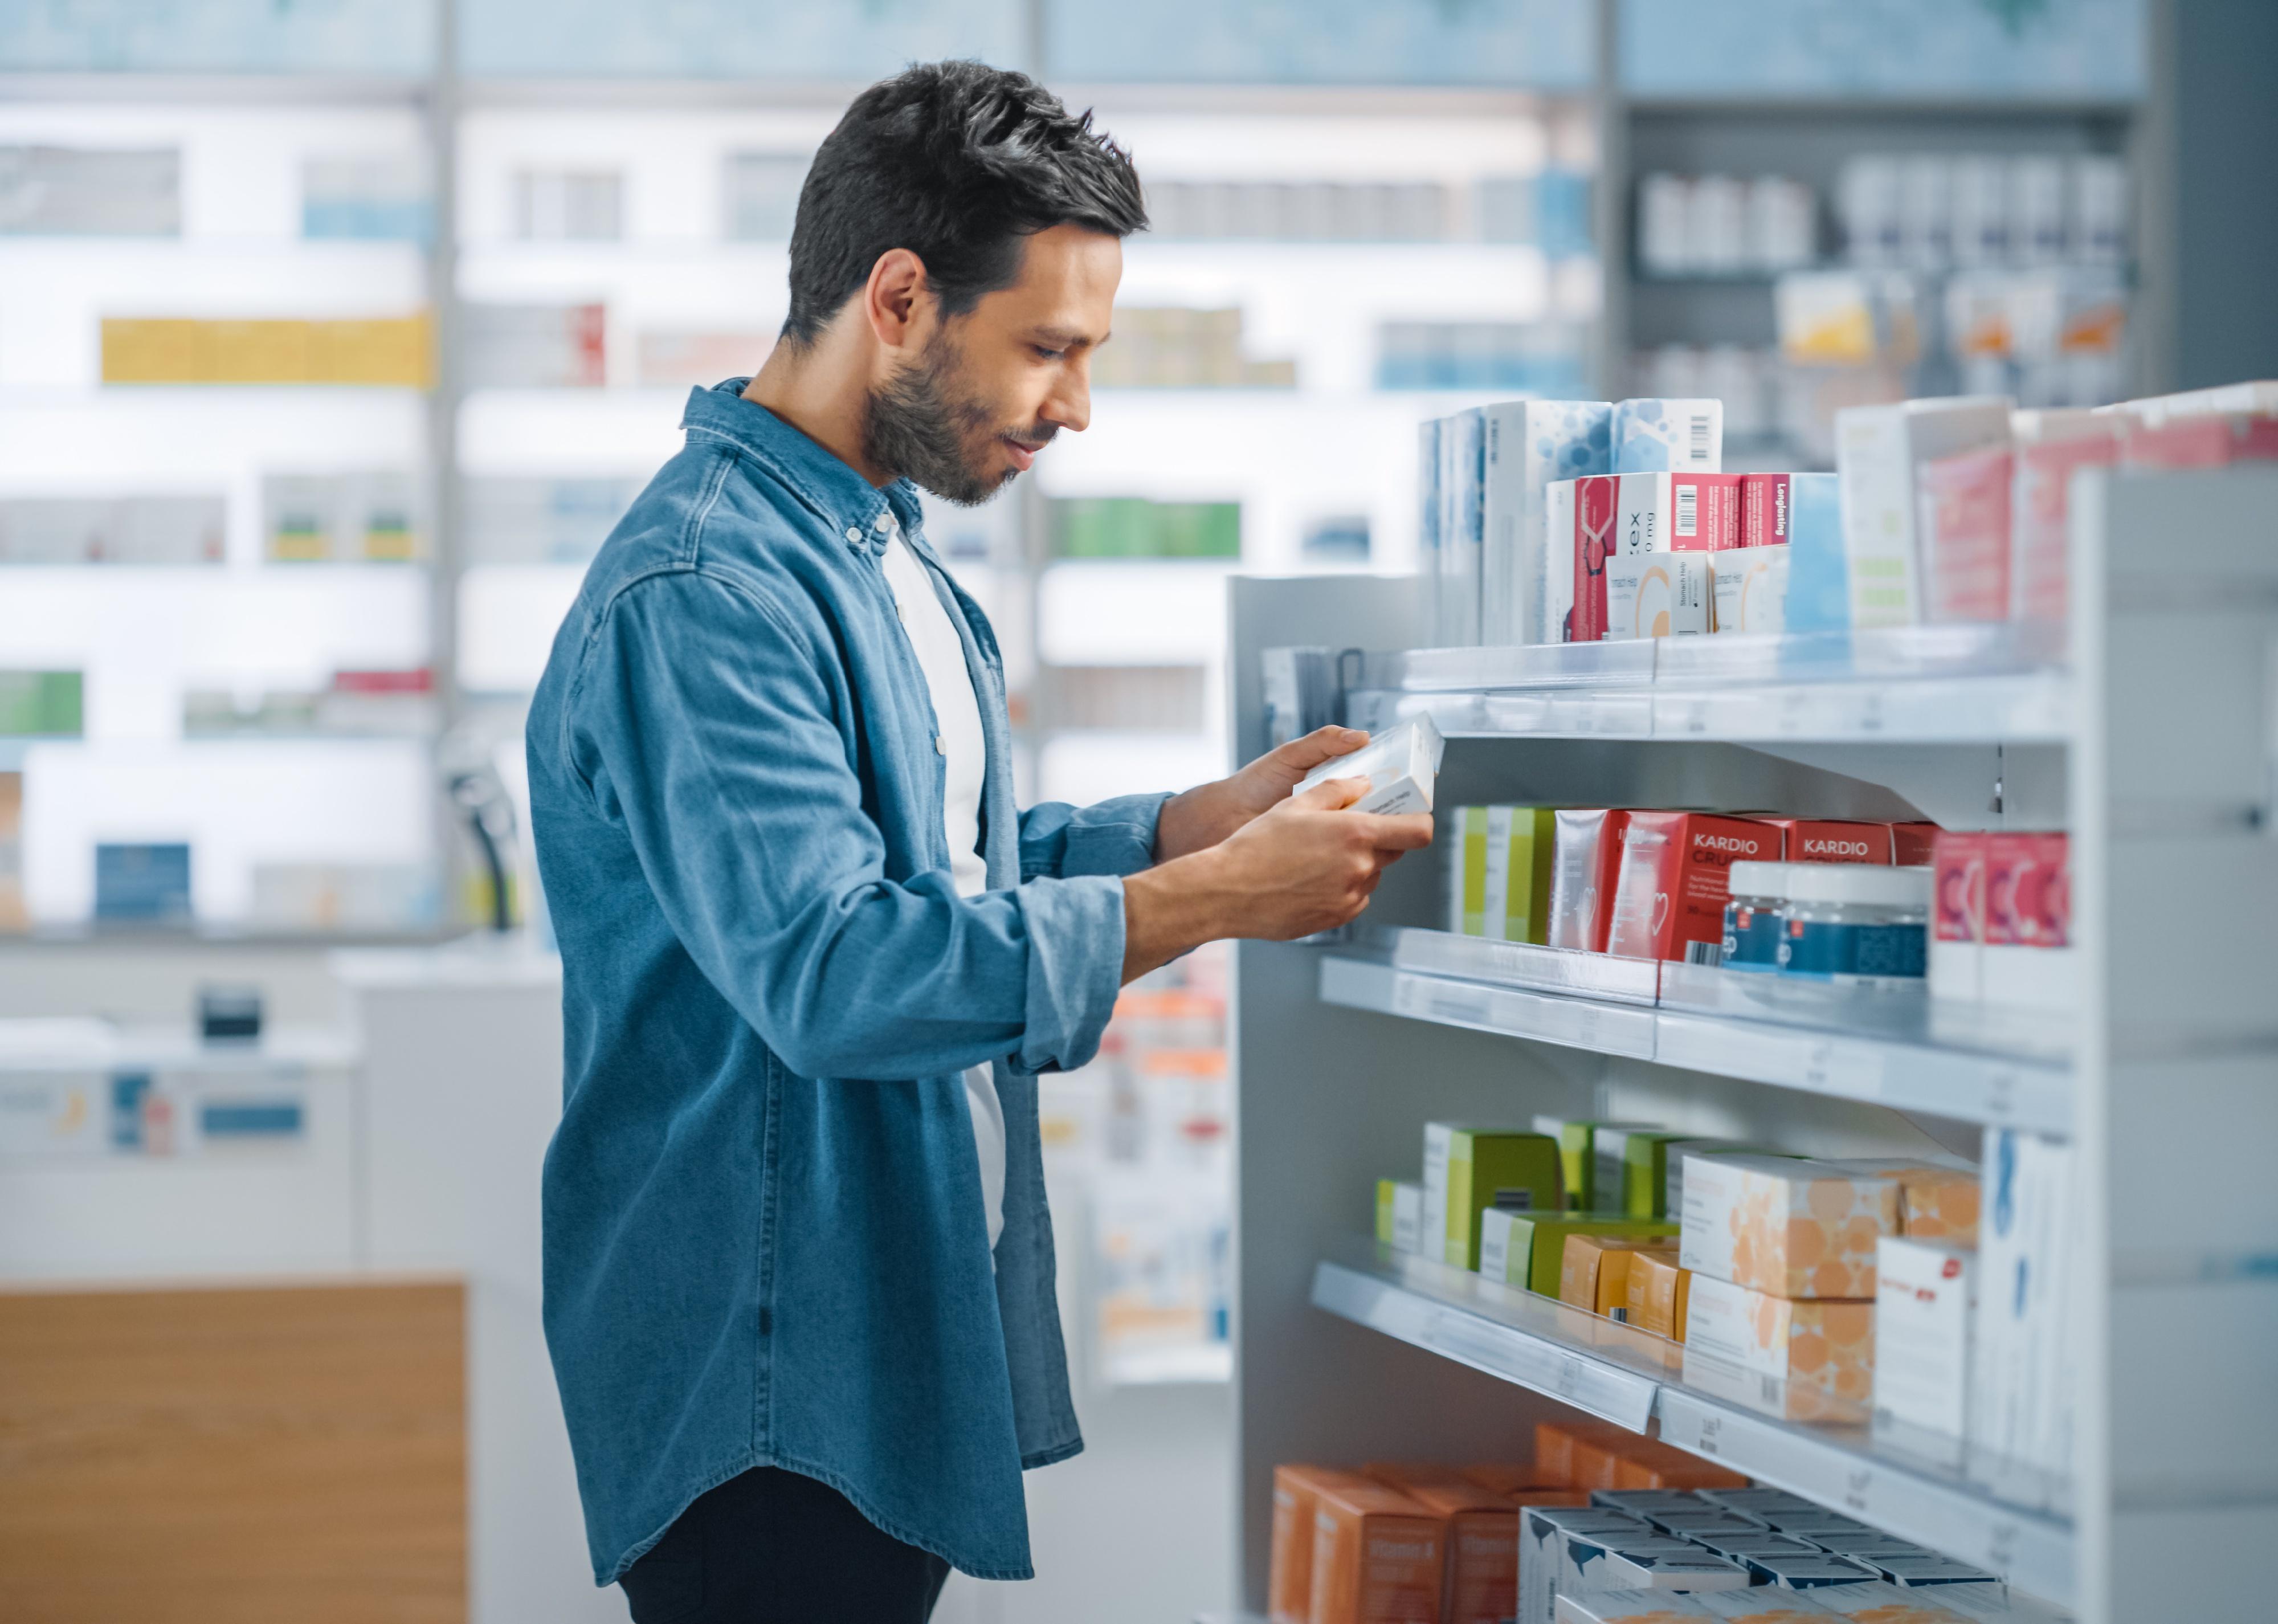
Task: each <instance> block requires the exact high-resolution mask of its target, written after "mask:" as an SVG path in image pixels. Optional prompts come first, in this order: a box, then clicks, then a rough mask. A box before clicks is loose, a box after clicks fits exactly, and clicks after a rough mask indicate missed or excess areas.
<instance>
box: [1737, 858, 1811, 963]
mask: <svg viewBox="0 0 2278 1624" xmlns="http://www.w3.org/2000/svg"><path fill="white" fill-rule="evenodd" d="M1799 866H1800V865H1798V864H1794V863H1785V862H1736V863H1734V864H1733V865H1732V866H1731V868H1730V869H1727V870H1726V871H1725V880H1726V884H1725V893H1724V954H1723V955H1722V957H1721V958H1720V959H1719V961H1718V962H1720V963H1721V964H1723V965H1724V968H1725V969H1736V970H1758V971H1761V970H1776V969H1778V968H1779V945H1780V932H1781V930H1782V928H1783V922H1782V921H1781V918H1780V908H1781V907H1782V905H1783V904H1785V902H1786V901H1787V871H1788V870H1789V869H1791V868H1794V867H1799Z"/></svg>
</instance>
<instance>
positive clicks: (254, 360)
mask: <svg viewBox="0 0 2278 1624" xmlns="http://www.w3.org/2000/svg"><path fill="white" fill-rule="evenodd" d="M429 332H430V329H429V326H428V322H427V318H426V317H425V316H424V315H418V316H391V317H382V318H374V319H371V320H355V321H292V320H279V321H191V320H177V319H172V318H164V319H146V318H134V317H118V316H106V317H105V318H103V382H105V383H110V384H141V383H237V384H310V383H317V384H351V385H363V386H367V387H370V386H378V387H399V388H410V389H424V388H426V387H428V386H429V384H430V382H431V381H432V375H433V372H432V366H431V365H430V354H431V350H432V343H431V341H430V337H429Z"/></svg>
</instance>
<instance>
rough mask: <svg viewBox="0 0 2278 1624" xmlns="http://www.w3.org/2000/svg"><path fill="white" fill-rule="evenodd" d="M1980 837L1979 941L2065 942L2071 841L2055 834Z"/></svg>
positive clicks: (2069, 923) (2006, 943)
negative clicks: (1981, 899) (1981, 894)
mask: <svg viewBox="0 0 2278 1624" xmlns="http://www.w3.org/2000/svg"><path fill="white" fill-rule="evenodd" d="M1985 842H1986V853H1985V945H1986V946H1989V947H2062V946H2066V945H2067V943H2068V938H2069V937H2070V935H2071V932H2072V887H2071V875H2070V871H2069V870H2070V858H2071V851H2070V846H2071V841H2070V840H2069V839H2068V838H2067V837H2066V836H2064V835H2061V834H1995V835H1988V836H1986V837H1985Z"/></svg>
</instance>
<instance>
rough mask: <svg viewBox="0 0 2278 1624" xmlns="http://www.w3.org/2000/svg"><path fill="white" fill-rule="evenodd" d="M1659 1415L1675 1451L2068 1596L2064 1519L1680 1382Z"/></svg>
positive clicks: (1664, 1395) (1664, 1392)
mask: <svg viewBox="0 0 2278 1624" xmlns="http://www.w3.org/2000/svg"><path fill="white" fill-rule="evenodd" d="M1659 1414H1660V1418H1661V1436H1662V1438H1663V1441H1664V1442H1666V1443H1670V1444H1675V1445H1677V1446H1678V1448H1679V1449H1684V1450H1689V1451H1691V1452H1693V1454H1696V1455H1700V1456H1703V1457H1705V1458H1706V1459H1711V1460H1721V1461H1724V1463H1726V1464H1727V1465H1729V1466H1731V1467H1733V1468H1734V1469H1735V1470H1737V1471H1741V1472H1746V1473H1747V1475H1749V1476H1751V1477H1754V1478H1758V1479H1761V1480H1762V1481H1763V1482H1767V1483H1770V1484H1771V1485H1772V1486H1773V1487H1774V1488H1777V1489H1785V1490H1788V1491H1789V1492H1790V1493H1793V1494H1800V1495H1802V1496H1803V1497H1804V1498H1807V1499H1810V1500H1816V1501H1818V1502H1819V1503H1820V1504H1821V1505H1827V1506H1831V1507H1832V1508H1833V1509H1835V1510H1837V1511H1839V1512H1843V1513H1846V1514H1847V1515H1851V1516H1855V1517H1857V1518H1858V1519H1860V1520H1861V1521H1863V1522H1870V1523H1872V1524H1874V1525H1875V1526H1876V1527H1877V1528H1887V1529H1889V1530H1890V1531H1891V1532H1892V1533H1893V1534H1896V1535H1898V1536H1900V1538H1903V1539H1911V1540H1914V1541H1915V1542H1917V1543H1918V1544H1924V1545H1928V1546H1929V1547H1930V1548H1931V1549H1932V1550H1934V1551H1945V1552H1946V1553H1947V1554H1949V1555H1951V1556H1953V1557H1956V1558H1959V1559H1961V1560H1962V1561H1965V1562H1970V1563H1974V1564H1975V1565H1976V1566H1977V1567H1984V1568H1986V1569H1988V1570H1990V1571H1991V1572H1993V1573H1997V1574H2001V1575H2002V1576H2004V1577H2005V1578H2007V1580H2008V1581H2009V1582H2011V1583H2013V1584H2015V1585H2017V1586H2018V1587H2019V1588H2021V1589H2022V1590H2029V1591H2030V1592H2031V1593H2032V1594H2034V1595H2035V1596H2039V1597H2047V1598H2048V1599H2050V1600H2052V1601H2057V1602H2068V1601H2069V1600H2070V1599H2071V1596H2072V1590H2073V1566H2072V1547H2073V1541H2072V1535H2071V1532H2070V1530H2069V1529H2068V1528H2066V1527H2065V1525H2064V1524H2062V1523H2060V1522H2057V1521H2052V1520H2050V1519H2047V1518H2044V1517H2037V1516H2034V1515H2032V1514H2031V1513H2025V1512H2020V1511H2014V1510H2010V1509H2008V1508H2006V1507H2002V1506H1999V1505H1994V1504H1992V1503H1991V1502H1989V1501H1987V1500H1986V1499H1984V1498H1981V1497H1979V1496H1977V1495H1975V1494H1972V1493H1970V1492H1968V1491H1967V1490H1959V1489H1953V1488H1949V1487H1947V1486H1945V1485H1943V1484H1940V1483H1938V1482H1932V1481H1930V1480H1929V1479H1926V1478H1923V1477H1918V1476H1916V1475H1915V1474H1913V1473H1911V1472H1907V1471H1905V1470H1902V1469H1900V1468H1899V1467H1894V1466H1891V1465H1888V1464H1886V1463H1884V1462H1882V1461H1878V1460H1875V1459H1864V1458H1861V1456H1859V1455H1858V1454H1856V1453H1854V1452H1851V1451H1848V1450H1845V1449H1842V1448H1839V1447H1837V1446H1835V1445H1832V1444H1821V1443H1818V1442H1816V1441H1815V1440H1813V1439H1811V1438H1809V1437H1807V1436H1802V1435H1800V1434H1798V1433H1795V1432H1792V1431H1790V1430H1789V1429H1786V1428H1785V1427H1781V1426H1778V1425H1776V1424H1774V1423H1771V1422H1768V1421H1760V1420H1758V1419H1756V1418H1755V1417H1753V1416H1749V1415H1744V1414H1740V1413H1737V1412H1734V1411H1732V1410H1729V1409H1727V1408H1725V1407H1724V1406H1722V1405H1719V1404H1716V1403H1715V1402H1713V1401H1711V1400H1709V1399H1706V1398H1701V1396H1700V1395H1698V1394H1695V1393H1691V1392H1687V1391H1686V1390H1684V1389H1682V1388H1678V1387H1663V1388H1662V1389H1661V1398H1660V1406H1659Z"/></svg>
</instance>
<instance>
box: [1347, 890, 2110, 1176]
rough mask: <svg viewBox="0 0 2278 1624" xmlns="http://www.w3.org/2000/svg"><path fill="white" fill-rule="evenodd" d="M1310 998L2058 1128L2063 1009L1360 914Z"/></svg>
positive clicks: (2065, 1127) (2068, 1081) (2062, 1126)
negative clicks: (1379, 925)
mask: <svg viewBox="0 0 2278 1624" xmlns="http://www.w3.org/2000/svg"><path fill="white" fill-rule="evenodd" d="M1319 990H1320V998H1321V1001H1322V1002H1324V1003H1329V1004H1337V1005H1342V1006H1343V1007H1347V1008H1351V1009H1371V1010H1375V1011H1377V1012H1379V1013H1380V1014H1384V1015H1404V1016H1406V1017H1408V1018H1409V1019H1410V1020H1418V1021H1427V1022H1431V1023H1433V1024H1435V1025H1441V1026H1457V1027H1464V1028H1466V1029H1468V1030H1473V1031H1485V1032H1498V1033H1501V1034H1502V1035H1504V1036H1506V1037H1511V1038H1529V1039H1532V1040H1533V1041H1536V1042H1540V1043H1554V1044H1559V1045H1563V1046H1565V1047H1568V1048H1577V1049H1587V1050H1590V1051H1592V1052H1594V1053H1600V1054H1613V1055H1619V1056H1622V1057H1624V1058H1625V1059H1631V1060H1647V1061H1658V1062H1659V1063H1661V1064H1663V1065H1665V1066H1676V1067H1681V1068H1684V1069H1687V1070H1692V1071H1705V1072H1709V1073H1713V1074H1715V1075H1716V1076H1728V1077H1738V1078H1740V1079H1742V1080H1744V1081H1747V1082H1752V1083H1766V1084H1772V1085H1773V1086H1775V1087H1778V1088H1788V1089H1794V1090H1797V1091H1799V1092H1804V1093H1813V1094H1823V1095H1827V1096H1830V1097H1831V1098H1835V1099H1856V1100H1861V1101H1864V1102H1866V1103H1869V1104H1872V1105H1881V1106H1889V1107H1894V1108H1896V1109H1900V1110H1906V1111H1921V1112H1926V1113H1929V1114H1931V1115H1938V1116H1945V1117H1952V1118H1954V1119H1956V1120H1958V1121H1962V1122H1990V1123H1996V1124H1999V1125H2001V1126H2004V1127H2016V1128H2025V1129H2030V1130H2034V1131H2037V1132H2040V1133H2047V1134H2054V1135H2062V1136H2068V1135H2069V1134H2070V1133H2071V1132H2072V1129H2073V1076H2072V1068H2071V1063H2070V1059H2069V1055H2068V1049H2067V1046H2066V1038H2065V1033H2064V1030H2063V1024H2062V1023H2061V1022H2059V1021H2057V1020H2055V1019H2053V1018H2051V1017H2040V1016H2035V1015H2028V1014H2022V1013H2021V1014H2018V1015H2001V1016H1998V1017H1997V1016H1995V1015H1985V1014H1979V1013H1977V1012H1975V1011H1969V1010H1953V1009H1948V1008H1946V1007H1944V1006H1941V1005H1937V1004H1933V1003H1931V1002H1930V1000H1928V999H1926V998H1923V997H1916V996H1912V995H1909V994H1907V993H1884V992H1868V993H1850V992H1836V991H1833V990H1831V989H1826V988H1822V987H1817V986H1785V985H1781V984H1777V980H1776V979H1775V978H1774V977H1753V976H1752V977H1741V976H1740V975H1739V974H1738V973H1736V972H1727V971H1723V970H1715V969H1701V968H1700V967H1697V966H1688V965H1675V964H1657V963H1655V962H1653V961H1647V960H1632V959H1614V958H1610V957H1609V956H1608V955H1605V954H1572V953H1561V952H1558V951H1557V950H1556V949H1550V948H1540V947H1530V946H1528V945H1527V944H1525V943H1516V942H1489V941H1484V940H1480V939H1478V938H1470V937H1459V936H1453V935H1450V934H1449V933H1448V932H1445V931H1415V930H1403V929H1389V930H1386V929H1373V930H1367V931H1361V932H1358V933H1357V937H1356V939H1355V941H1354V942H1353V943H1352V944H1350V945H1349V946H1343V947H1339V948H1337V949H1335V950H1334V951H1332V952H1330V953H1328V954H1325V955H1324V956H1323V958H1322V960H1321V964H1320V971H1319Z"/></svg>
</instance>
